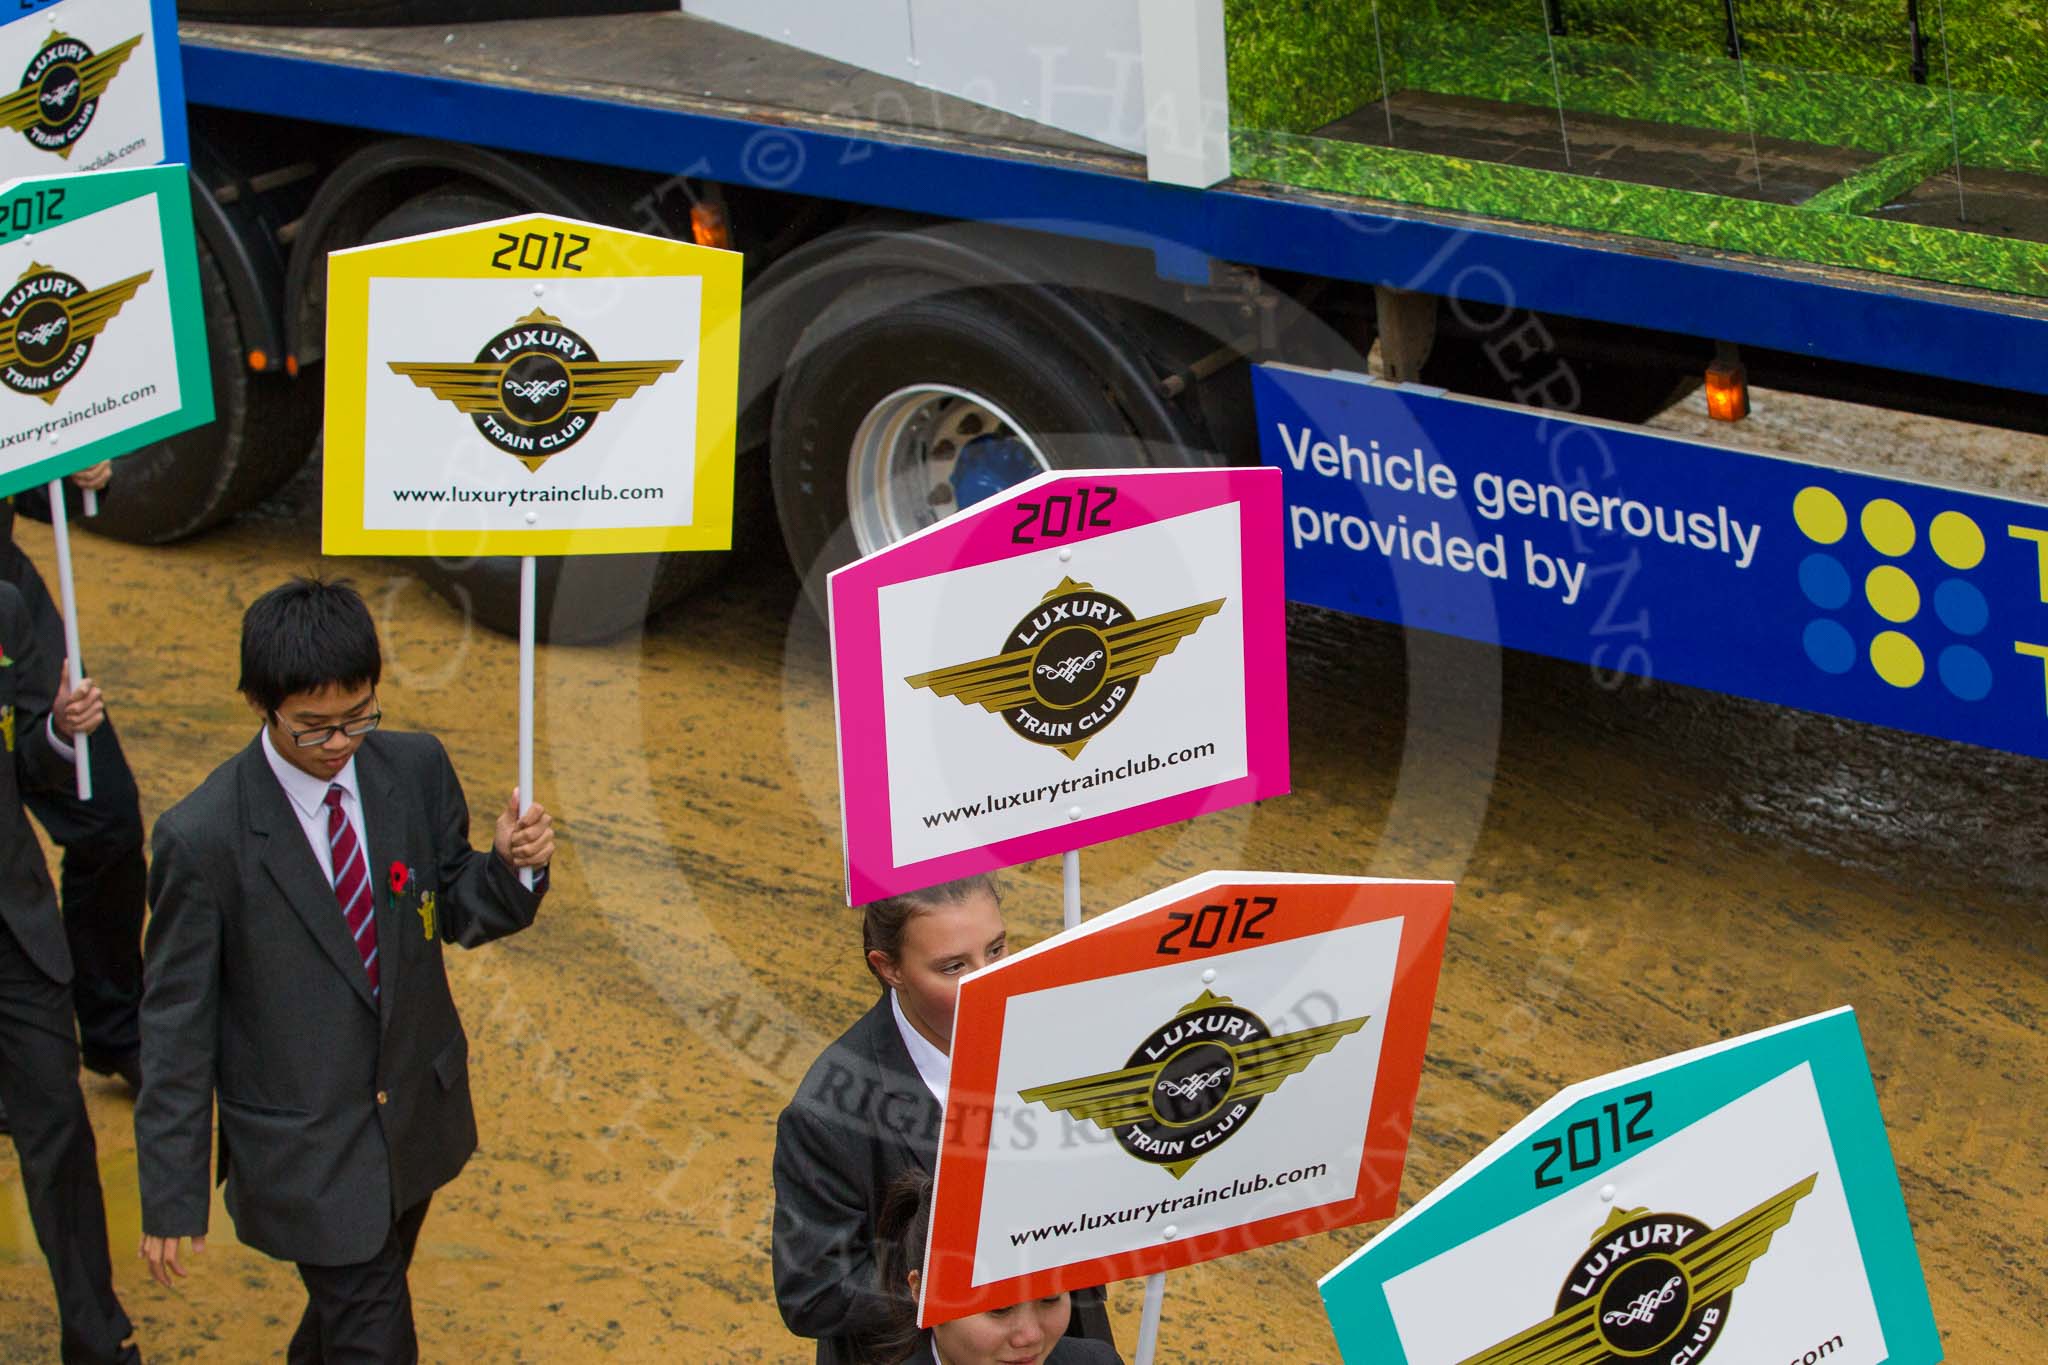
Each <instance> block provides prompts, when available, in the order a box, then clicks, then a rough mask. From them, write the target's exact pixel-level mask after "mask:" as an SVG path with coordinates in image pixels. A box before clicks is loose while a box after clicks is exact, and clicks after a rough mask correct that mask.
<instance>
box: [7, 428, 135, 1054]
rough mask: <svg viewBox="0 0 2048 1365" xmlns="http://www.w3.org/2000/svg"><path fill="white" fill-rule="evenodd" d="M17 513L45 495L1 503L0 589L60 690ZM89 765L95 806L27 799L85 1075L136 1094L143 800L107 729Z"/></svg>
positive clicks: (65, 788)
mask: <svg viewBox="0 0 2048 1365" xmlns="http://www.w3.org/2000/svg"><path fill="white" fill-rule="evenodd" d="M107 481H108V466H107V465H106V463H105V462H102V463H100V464H97V465H94V466H93V467H92V468H90V469H84V470H80V471H79V472H78V473H76V474H73V475H72V476H71V477H70V483H71V484H72V485H74V489H76V488H91V489H104V488H105V487H106V486H107ZM67 491H68V492H73V496H74V497H75V496H76V494H75V491H74V490H67ZM17 506H18V507H19V508H20V510H21V511H22V512H23V513H25V514H26V515H28V516H31V517H36V518H39V519H43V520H47V519H48V517H49V499H48V495H47V494H46V493H45V492H44V490H42V489H33V490H31V491H29V492H27V493H22V494H19V495H17V496H16V497H15V498H13V499H11V500H8V501H4V502H0V581H5V582H8V583H12V584H13V585H14V586H15V588H17V589H18V590H19V591H20V593H21V599H22V602H23V604H24V605H26V606H27V608H28V615H29V626H30V629H32V630H33V631H34V632H35V635H36V643H37V645H38V649H39V653H40V654H41V655H42V666H43V667H44V669H45V670H46V671H47V672H48V673H49V678H48V679H47V682H46V686H48V687H52V688H54V686H55V684H56V670H57V665H58V664H59V663H60V662H61V661H62V659H63V656H64V618H63V616H62V614H61V613H60V612H59V611H58V609H57V604H56V602H55V601H54V600H53V599H52V598H51V596H50V590H49V587H48V586H47V585H46V584H45V583H44V582H43V577H42V575H41V574H40V573H38V572H36V566H35V564H34V563H33V562H32V561H31V560H30V559H29V557H28V556H27V555H26V554H24V553H22V550H21V547H20V546H19V545H17V544H15V541H14V516H15V510H16V507H17ZM90 761H91V763H92V800H90V801H81V800H79V799H78V789H77V787H76V785H75V784H74V783H73V782H60V783H58V784H57V785H56V786H54V787H51V788H48V789H46V790H42V791H32V792H27V793H25V794H24V800H25V802H26V804H27V806H28V810H29V814H30V815H33V816H34V817H35V820H36V823H37V824H39V825H41V826H42V827H43V829H44V830H45V831H47V832H48V834H49V836H50V841H51V842H52V843H54V844H56V845H57V846H58V847H59V848H61V849H63V850H64V857H63V861H62V863H61V865H60V870H59V895H58V900H59V903H60V904H61V906H62V907H63V912H64V934H65V938H66V940H67V941H68V942H69V944H70V947H71V961H72V965H73V968H74V974H73V978H72V982H71V994H72V1008H73V1010H74V1011H75V1012H76V1014H77V1016H78V1036H79V1043H80V1052H81V1054H82V1060H83V1061H84V1063H85V1069H86V1070H88V1071H93V1072H97V1073H99V1074H100V1075H102V1076H119V1077H120V1078H121V1079H122V1080H123V1081H125V1082H126V1083H127V1085H128V1088H129V1090H130V1092H131V1093H132V1092H133V1091H136V1090H139V1089H141V1086H142V1078H141V1061H142V1038H141V1031H140V1024H139V1018H140V1012H141V1008H142V908H143V885H144V878H145V876H146V874H145V872H144V870H143V862H142V843H143V839H142V799H141V796H140V794H139V793H138V792H137V790H136V786H135V775H134V773H133V772H131V771H130V770H129V767H128V759H127V757H126V756H125V755H124V754H123V753H122V752H121V738H120V736H119V734H118V733H116V731H115V729H114V725H113V722H112V721H111V720H110V721H108V723H106V724H105V725H102V726H101V727H100V728H99V729H98V730H96V731H95V732H94V733H93V737H92V744H91V745H90Z"/></svg>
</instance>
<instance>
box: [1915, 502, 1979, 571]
mask: <svg viewBox="0 0 2048 1365" xmlns="http://www.w3.org/2000/svg"><path fill="white" fill-rule="evenodd" d="M1927 543H1928V544H1930V545H1932V546H1933V547H1934V553H1936V554H1938V555H1940V556H1941V562H1942V563H1944V564H1946V565H1948V566H1949V567H1950V568H1951V569H1974V568H1976V567H1977V566H1978V565H1979V564H1981V563H1983V562H1984V533H1983V532H1982V531H1980V530H1978V529H1977V523H1976V522H1974V521H1971V520H1970V519H1969V518H1968V517H1966V516H1964V515H1963V514H1962V513H1961V512H1943V513H1942V514H1941V515H1940V516H1938V517H1936V518H1935V519H1934V522H1933V524H1932V525H1930V526H1929V527H1928V528H1927Z"/></svg>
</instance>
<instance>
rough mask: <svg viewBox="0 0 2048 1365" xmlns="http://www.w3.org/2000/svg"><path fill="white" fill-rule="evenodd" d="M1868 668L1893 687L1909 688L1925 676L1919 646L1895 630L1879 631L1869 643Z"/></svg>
mask: <svg viewBox="0 0 2048 1365" xmlns="http://www.w3.org/2000/svg"><path fill="white" fill-rule="evenodd" d="M1870 666H1871V667H1872V668H1874V669H1876V670H1877V676H1878V677H1880V678H1883V679H1884V680H1885V681H1886V682H1888V683H1890V684H1891V685H1892V686H1893V687H1911V686H1913V685H1914V684H1915V683H1917V682H1919V681H1920V680H1921V679H1922V678H1924V677H1926V676H1927V660H1926V659H1924V658H1922V657H1921V655H1920V646H1918V645H1916V644H1914V643H1913V642H1912V640H1910V639H1908V638H1907V637H1906V636H1904V635H1901V634H1899V632H1897V631H1896V630H1887V631H1881V632H1879V634H1878V637H1877V638H1876V639H1875V640H1872V641H1871V642H1870Z"/></svg>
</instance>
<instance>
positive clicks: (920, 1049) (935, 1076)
mask: <svg viewBox="0 0 2048 1365" xmlns="http://www.w3.org/2000/svg"><path fill="white" fill-rule="evenodd" d="M889 1012H890V1013H891V1014H893V1015H895V1016H896V1031H897V1032H898V1033H900V1034H902V1035H903V1046H904V1047H905V1048H907V1049H908V1050H909V1052H910V1063H911V1065H912V1066H915V1067H916V1068H917V1078H918V1079H919V1080H921V1081H923V1082H924V1088H925V1089H927V1090H929V1091H931V1092H932V1098H933V1099H935V1100H937V1101H938V1102H939V1107H940V1108H941V1109H943V1108H945V1107H946V1083H947V1082H948V1081H950V1080H951V1079H952V1077H953V1059H952V1058H951V1057H948V1056H947V1055H946V1054H945V1053H943V1052H941V1051H939V1050H938V1049H937V1048H935V1047H933V1046H932V1043H931V1039H929V1038H927V1037H925V1036H924V1035H923V1034H922V1033H919V1032H918V1031H917V1030H916V1029H914V1028H912V1027H911V1026H910V1020H908V1019H906V1018H905V1017H904V1015H903V1005H902V1003H901V1002H900V1001H898V1000H897V999H896V992H894V991H890V992H889Z"/></svg>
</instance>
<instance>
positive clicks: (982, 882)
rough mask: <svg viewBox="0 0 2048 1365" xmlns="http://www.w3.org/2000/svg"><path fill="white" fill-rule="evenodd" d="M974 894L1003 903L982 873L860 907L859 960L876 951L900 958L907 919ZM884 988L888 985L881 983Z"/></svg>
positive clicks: (993, 881)
mask: <svg viewBox="0 0 2048 1365" xmlns="http://www.w3.org/2000/svg"><path fill="white" fill-rule="evenodd" d="M977 895H986V896H987V897H988V898H989V899H990V900H993V901H994V902H995V903H996V904H997V905H998V906H1000V905H1001V904H1002V903H1003V891H1002V888H1001V887H999V886H997V885H996V879H995V878H994V877H991V876H989V875H988V873H986V872H979V873H976V874H975V875H974V876H972V877H961V878H959V879H958V880H957V881H950V882H940V883H938V884H937V885H936V886H927V887H925V888H924V889H923V890H921V891H906V892H904V893H903V894H902V895H900V896H888V897H885V898H884V899H882V900H878V901H869V902H868V903H867V904H866V905H864V906H862V907H861V913H860V947H861V958H862V960H863V961H865V960H866V959H867V955H868V954H869V953H873V952H880V953H881V954H882V955H883V956H885V957H887V958H889V959H890V960H891V961H895V960H898V959H900V958H901V957H902V956H903V928H904V926H905V925H907V924H909V923H910V920H911V917H912V916H913V915H915V914H917V913H918V911H920V910H936V909H938V908H939V907H940V906H943V905H958V904H960V903H961V902H962V901H965V900H968V899H971V898H972V897H974V896H977ZM868 970H869V971H870V972H874V976H875V980H877V981H881V980H882V974H881V973H880V972H876V971H875V964H874V963H872V962H869V963H868ZM883 984H884V985H885V986H886V985H887V984H888V983H887V982H883Z"/></svg>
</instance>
